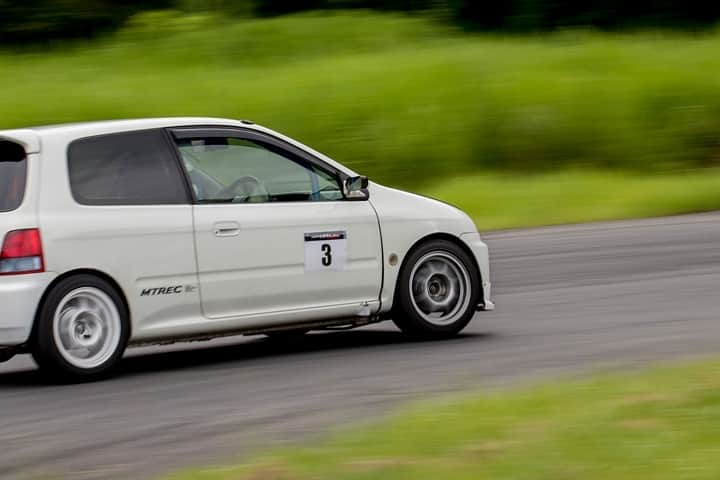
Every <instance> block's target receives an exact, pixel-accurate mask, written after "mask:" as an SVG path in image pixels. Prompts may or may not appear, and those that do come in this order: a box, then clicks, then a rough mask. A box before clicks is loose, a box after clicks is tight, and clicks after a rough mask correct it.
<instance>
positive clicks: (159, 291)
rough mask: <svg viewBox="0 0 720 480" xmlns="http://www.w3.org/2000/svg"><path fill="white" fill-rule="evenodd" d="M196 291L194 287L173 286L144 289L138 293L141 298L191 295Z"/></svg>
mask: <svg viewBox="0 0 720 480" xmlns="http://www.w3.org/2000/svg"><path fill="white" fill-rule="evenodd" d="M195 290H197V287H196V286H195V285H175V286H172V287H156V288H144V289H143V290H142V292H140V296H141V297H153V296H155V295H177V294H179V293H193V292H194V291H195Z"/></svg>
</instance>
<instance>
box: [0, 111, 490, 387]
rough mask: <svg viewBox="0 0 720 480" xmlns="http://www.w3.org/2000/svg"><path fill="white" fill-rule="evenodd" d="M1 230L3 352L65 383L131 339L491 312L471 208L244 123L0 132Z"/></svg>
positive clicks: (423, 330) (287, 330) (145, 123)
mask: <svg viewBox="0 0 720 480" xmlns="http://www.w3.org/2000/svg"><path fill="white" fill-rule="evenodd" d="M0 240H2V246H1V251H0V359H2V360H7V359H9V358H10V357H12V356H13V355H14V354H17V353H31V354H32V355H33V356H34V358H35V360H36V362H37V363H38V365H39V366H40V367H41V368H43V369H45V370H47V371H49V372H51V373H52V374H54V375H57V376H58V377H59V378H74V379H78V378H80V379H82V378H94V377H97V376H99V375H101V374H105V373H107V372H109V371H110V370H111V369H112V368H113V367H114V366H115V365H116V364H117V363H118V361H119V360H120V358H121V357H122V355H123V353H124V351H125V349H126V347H127V346H128V345H141V344H155V343H163V344H164V343H168V342H174V341H192V340H204V339H209V338H213V337H219V336H225V335H235V334H240V335H255V334H266V335H269V336H285V335H291V334H301V333H305V332H307V331H309V330H320V329H332V328H342V327H356V326H361V325H367V324H369V323H373V322H378V321H383V320H390V319H392V320H393V321H394V322H395V323H396V324H397V326H398V327H400V328H401V329H402V330H403V331H405V332H407V333H409V334H412V335H415V336H420V337H425V338H439V337H447V336H451V335H455V334H457V333H458V332H460V331H461V330H462V329H463V328H464V327H465V326H466V325H467V324H468V322H469V321H470V320H471V319H472V318H473V316H474V314H475V312H476V310H491V309H492V308H493V303H492V302H491V300H490V277H489V264H488V249H487V246H486V245H485V243H483V242H482V241H481V239H480V235H479V234H478V232H477V230H476V227H475V225H474V224H473V222H472V221H471V220H470V218H468V216H467V215H465V214H464V213H463V212H461V211H460V210H458V209H456V208H454V207H452V206H450V205H447V204H445V203H442V202H439V201H435V200H431V199H428V198H424V197H421V196H418V195H413V194H410V193H406V192H402V191H399V190H394V189H392V188H387V187H383V186H381V185H378V184H375V183H371V182H368V180H367V178H366V177H362V176H359V175H358V174H356V173H355V172H353V171H351V170H350V169H348V168H346V167H344V166H342V165H340V164H338V163H337V162H335V161H333V160H331V159H330V158H328V157H326V156H324V155H322V154H320V153H318V152H316V151H315V150H312V149H311V148H308V147H306V146H305V145H302V144H300V143H298V142H296V141H294V140H292V139H290V138H287V137H285V136H283V135H280V134H278V133H276V132H273V131H271V130H269V129H267V128H263V127H260V126H257V125H255V124H253V123H252V122H248V121H235V120H224V119H216V118H163V119H146V120H125V121H110V122H94V123H84V124H70V125H58V126H49V127H40V128H29V129H20V130H6V131H0Z"/></svg>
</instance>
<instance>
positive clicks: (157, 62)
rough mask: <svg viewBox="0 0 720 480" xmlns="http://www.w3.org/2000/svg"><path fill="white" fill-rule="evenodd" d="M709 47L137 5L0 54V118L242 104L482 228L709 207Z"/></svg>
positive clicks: (719, 58) (712, 97)
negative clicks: (90, 34)
mask: <svg viewBox="0 0 720 480" xmlns="http://www.w3.org/2000/svg"><path fill="white" fill-rule="evenodd" d="M718 51H720V32H714V31H710V32H706V33H702V34H690V33H668V32H660V31H658V32H639V33H625V34H601V33H596V32H588V31H568V32H560V33H555V34H545V35H536V36H532V35H527V36H500V35H469V34H463V33H461V32H458V31H455V30H453V29H452V28H451V27H448V26H444V25H443V24H441V23H436V22H433V21H432V20H428V19H423V18H421V17H407V16H402V15H393V14H377V13H370V12H343V13H322V14H321V13H309V14H301V15H293V16H288V17H281V18H275V19H266V20H232V21H231V20H228V19H224V18H219V17H214V16H207V15H189V16H182V15H179V14H177V13H173V12H151V13H145V14H143V15H140V16H138V17H136V18H134V19H133V20H132V21H131V22H130V24H129V25H127V26H126V27H125V28H124V29H122V30H121V31H120V32H118V33H117V34H115V35H113V36H111V37H107V38H104V39H102V40H99V41H94V42H89V43H82V42H78V43H74V44H72V45H68V44H60V45H57V46H56V47H55V48H50V49H49V50H47V51H38V50H28V51H25V52H18V51H15V52H11V51H5V52H4V53H3V52H0V69H1V70H2V71H3V72H4V75H2V77H0V92H2V94H1V95H0V128H10V127H22V126H28V125H36V124H47V123H57V122H71V121H81V120H94V119H108V118H129V117H144V116H172V115H203V116H205V115H210V116H223V117H231V118H251V119H254V120H256V121H258V122H260V123H263V124H266V125H268V126H270V127H272V128H275V129H277V130H279V131H281V132H283V133H286V134H288V135H290V136H293V137H295V138H298V139H299V140H301V141H303V142H305V143H307V144H309V145H311V146H313V147H315V148H317V149H319V150H321V151H323V152H325V153H327V154H329V155H330V156H332V157H334V158H335V159H337V160H338V161H340V162H342V163H345V164H346V165H348V166H350V167H351V168H353V169H354V170H356V171H359V172H361V173H364V174H367V175H369V176H370V177H371V178H372V179H374V180H377V181H379V182H382V183H386V184H389V185H394V186H399V187H405V188H411V189H416V190H421V191H423V192H425V193H429V194H431V195H436V196H438V197H440V198H443V199H445V200H448V201H450V202H453V203H457V204H458V205H459V206H461V207H463V208H466V209H468V210H470V211H471V213H472V215H473V217H474V218H475V219H476V220H477V221H478V223H479V225H480V226H481V228H495V227H510V226H521V225H535V224H546V223H560V222H574V221H584V220H597V219H610V218H624V217H634V216H643V215H659V214H665V213H680V212H686V211H696V210H708V209H714V208H718V207H720V201H718V194H717V193H716V192H715V190H717V189H716V188H714V185H719V186H720V183H718V182H717V180H718V175H717V171H716V170H708V172H707V173H703V170H702V169H704V168H708V167H718V166H720V55H718V54H717V52H718ZM567 171H569V172H570V173H562V172H567ZM608 171H610V172H615V173H597V172H608ZM558 172H560V173H558ZM687 172H690V173H687ZM643 177H647V178H643Z"/></svg>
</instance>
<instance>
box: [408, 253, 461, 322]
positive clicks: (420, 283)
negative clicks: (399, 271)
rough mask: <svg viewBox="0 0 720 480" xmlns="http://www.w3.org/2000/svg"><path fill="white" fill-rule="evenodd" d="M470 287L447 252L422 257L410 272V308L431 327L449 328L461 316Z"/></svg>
mask: <svg viewBox="0 0 720 480" xmlns="http://www.w3.org/2000/svg"><path fill="white" fill-rule="evenodd" d="M471 288H472V287H471V281H470V274H469V273H468V270H467V268H466V267H465V265H463V263H462V262H461V261H460V260H459V259H458V258H457V257H456V256H455V255H453V254H451V253H449V252H443V251H436V252H430V253H427V254H425V255H424V256H423V257H422V258H420V260H418V261H417V262H416V263H415V266H414V267H413V269H412V272H411V273H410V292H411V293H412V295H411V297H410V298H411V299H412V304H413V307H414V308H415V311H416V312H417V313H418V314H419V315H420V316H421V317H422V318H423V319H424V320H425V321H427V322H429V323H431V324H433V325H438V326H446V325H450V324H452V323H454V322H456V321H457V320H458V319H459V318H460V317H462V316H463V314H464V313H465V311H466V309H467V307H468V305H469V303H470V297H471V295H470V289H471Z"/></svg>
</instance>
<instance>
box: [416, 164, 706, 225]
mask: <svg viewBox="0 0 720 480" xmlns="http://www.w3.org/2000/svg"><path fill="white" fill-rule="evenodd" d="M719 187H720V170H718V169H707V170H699V171H694V172H686V173H676V174H662V175H661V174H651V175H639V174H633V173H623V172H612V171H610V172H607V171H605V172H602V171H565V172H554V173H545V174H539V175H508V174H491V175H465V176H460V177H454V178H450V179H447V180H443V181H438V182H437V183H436V184H433V185H427V186H425V187H420V188H419V189H416V190H417V191H418V192H419V193H422V194H425V195H428V196H431V197H433V198H437V199H440V200H444V201H446V202H449V203H452V204H453V205H456V206H457V207H459V208H461V209H463V210H464V211H465V212H467V213H468V214H469V215H470V216H471V217H472V218H473V220H474V221H475V223H476V224H477V226H478V228H479V229H480V231H481V232H482V231H484V230H493V229H503V228H514V227H530V226H539V225H552V224H563V223H579V222H590V221H601V220H617V219H626V218H643V217H655V216H662V215H674V214H680V213H688V212H703V211H710V210H715V209H718V208H720V188H719Z"/></svg>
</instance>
